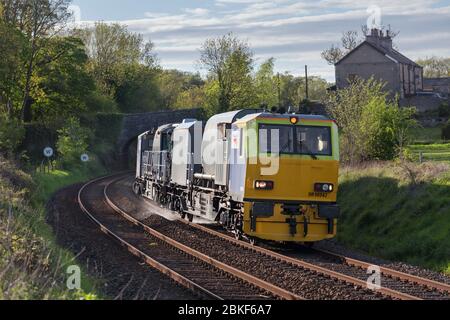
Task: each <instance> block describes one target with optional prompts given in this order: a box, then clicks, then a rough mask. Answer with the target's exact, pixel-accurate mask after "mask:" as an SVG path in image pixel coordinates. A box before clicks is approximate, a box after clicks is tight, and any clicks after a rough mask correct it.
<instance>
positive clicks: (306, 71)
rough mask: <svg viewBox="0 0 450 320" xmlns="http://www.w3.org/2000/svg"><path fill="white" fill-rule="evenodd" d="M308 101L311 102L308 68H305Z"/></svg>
mask: <svg viewBox="0 0 450 320" xmlns="http://www.w3.org/2000/svg"><path fill="white" fill-rule="evenodd" d="M305 80H306V81H305V83H306V90H305V91H306V100H309V83H308V66H305Z"/></svg>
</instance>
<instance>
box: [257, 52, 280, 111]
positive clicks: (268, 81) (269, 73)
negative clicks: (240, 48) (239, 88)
mask: <svg viewBox="0 0 450 320" xmlns="http://www.w3.org/2000/svg"><path fill="white" fill-rule="evenodd" d="M274 63H275V59H274V58H270V59H269V60H267V61H265V62H264V63H262V64H261V66H260V67H259V70H258V72H257V73H256V76H255V87H256V95H257V98H258V101H257V102H258V104H259V105H262V104H265V105H267V106H269V107H272V106H275V105H278V83H277V82H278V81H277V79H275V75H274V71H273V68H274Z"/></svg>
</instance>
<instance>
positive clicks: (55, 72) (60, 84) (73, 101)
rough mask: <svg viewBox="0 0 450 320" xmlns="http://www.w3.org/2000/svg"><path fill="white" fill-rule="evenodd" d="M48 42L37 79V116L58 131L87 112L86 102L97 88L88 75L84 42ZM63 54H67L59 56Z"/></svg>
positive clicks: (65, 40)
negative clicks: (68, 121) (60, 53)
mask: <svg viewBox="0 0 450 320" xmlns="http://www.w3.org/2000/svg"><path fill="white" fill-rule="evenodd" d="M48 42H49V43H48V44H47V46H46V49H45V50H42V51H41V53H40V54H41V55H42V57H41V58H40V60H41V61H42V62H41V64H40V67H39V68H37V70H36V74H35V76H34V78H33V79H34V83H35V86H34V88H33V90H32V95H33V97H34V99H35V104H34V116H35V118H36V119H37V120H40V121H44V122H45V123H47V124H48V125H52V126H53V127H55V128H58V127H60V126H61V125H62V124H63V123H64V121H65V119H67V118H68V117H71V116H78V115H79V114H80V113H82V112H86V111H87V109H86V106H87V104H86V102H87V101H86V100H87V99H86V98H87V97H89V96H90V95H92V94H93V91H94V90H95V85H94V81H93V79H92V77H91V76H90V75H89V74H88V72H87V71H86V64H87V62H88V57H87V55H86V53H85V51H84V45H83V43H82V42H81V40H80V39H78V38H74V37H61V38H53V39H51V40H49V41H48ZM59 52H64V54H62V55H59V56H58V53H59ZM45 57H52V58H49V59H48V60H45Z"/></svg>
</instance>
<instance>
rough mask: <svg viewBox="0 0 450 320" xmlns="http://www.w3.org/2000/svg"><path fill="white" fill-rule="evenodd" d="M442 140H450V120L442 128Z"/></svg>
mask: <svg viewBox="0 0 450 320" xmlns="http://www.w3.org/2000/svg"><path fill="white" fill-rule="evenodd" d="M442 140H446V141H448V140H450V120H449V121H448V122H447V124H446V125H445V126H444V127H443V128H442Z"/></svg>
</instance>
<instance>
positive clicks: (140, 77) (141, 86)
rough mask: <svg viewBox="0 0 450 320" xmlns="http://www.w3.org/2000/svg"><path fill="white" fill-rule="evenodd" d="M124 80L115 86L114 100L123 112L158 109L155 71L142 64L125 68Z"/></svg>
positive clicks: (158, 90) (158, 100) (158, 96)
mask: <svg viewBox="0 0 450 320" xmlns="http://www.w3.org/2000/svg"><path fill="white" fill-rule="evenodd" d="M126 74H127V77H126V81H124V82H123V83H122V85H120V86H118V87H117V90H116V96H115V100H116V101H117V103H118V105H119V109H120V111H121V112H123V113H141V112H151V111H160V110H161V105H160V103H159V102H160V100H161V99H160V88H159V87H158V83H157V73H156V71H155V70H153V69H149V68H148V67H146V66H143V65H132V66H131V65H130V66H128V67H127V68H126Z"/></svg>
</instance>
